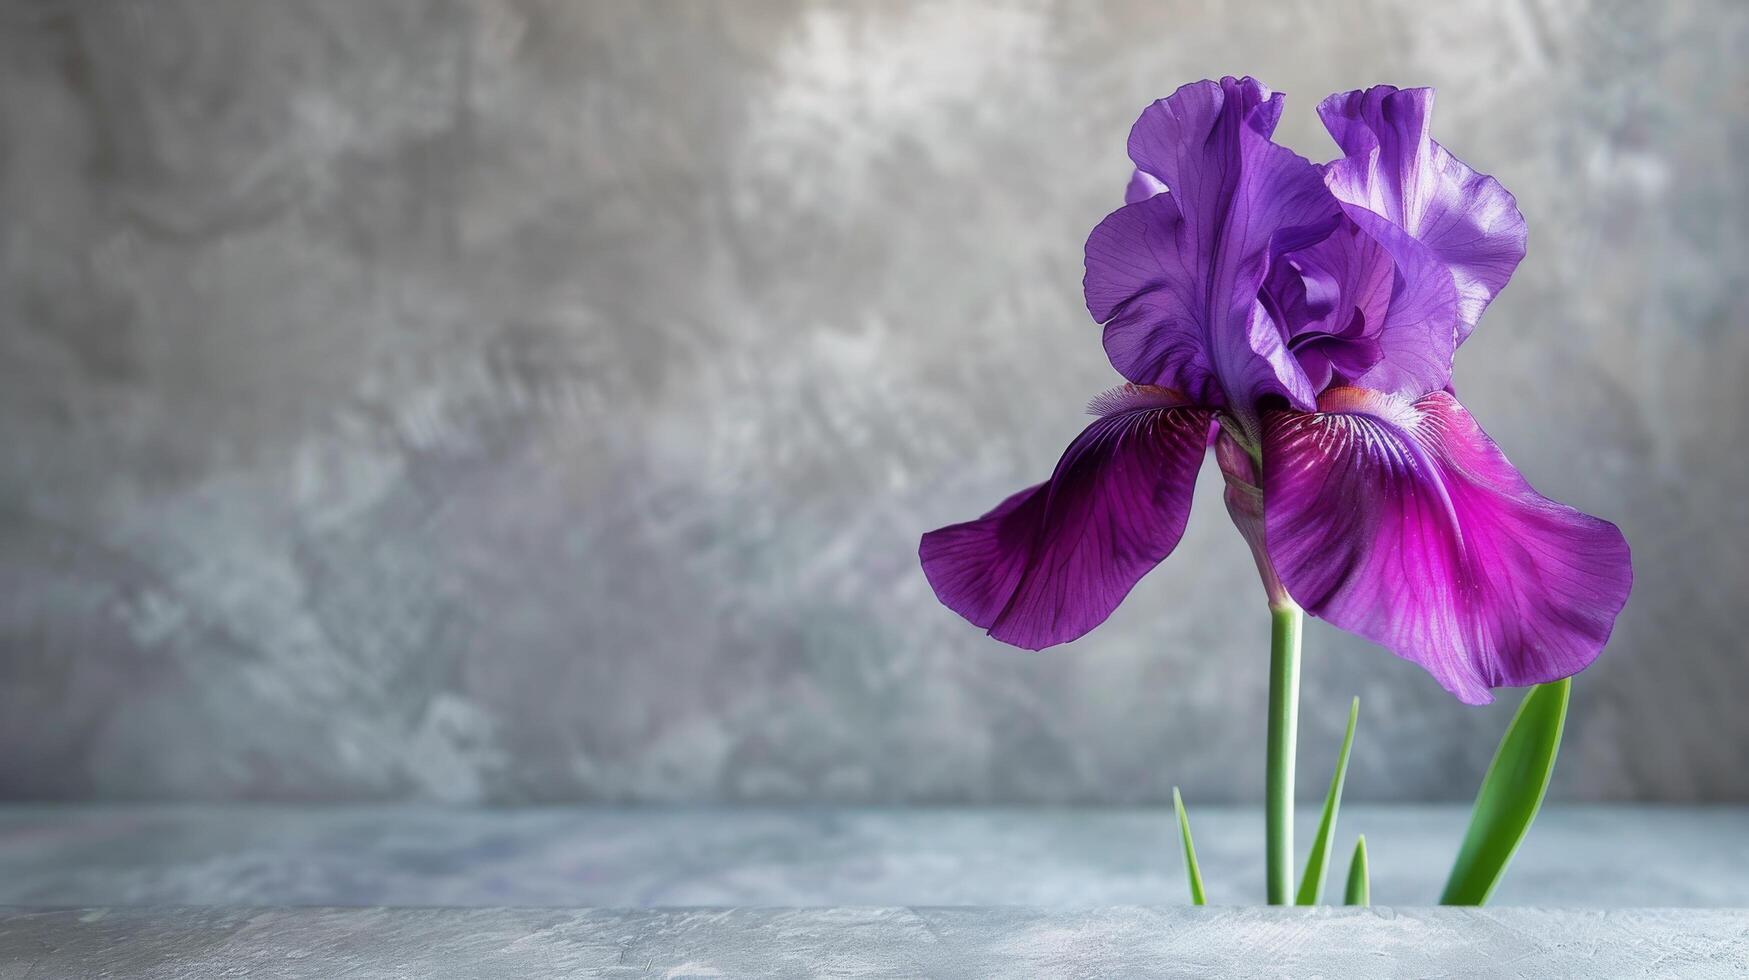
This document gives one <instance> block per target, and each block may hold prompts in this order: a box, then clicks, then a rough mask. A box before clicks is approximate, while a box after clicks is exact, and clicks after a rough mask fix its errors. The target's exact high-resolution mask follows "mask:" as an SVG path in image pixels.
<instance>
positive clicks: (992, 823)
mask: <svg viewBox="0 0 1749 980" xmlns="http://www.w3.org/2000/svg"><path fill="white" fill-rule="evenodd" d="M1307 809H1311V808H1309V807H1308V808H1307ZM1302 816H1303V817H1304V818H1305V819H1306V822H1305V824H1304V825H1303V826H1302V827H1301V828H1300V842H1301V849H1302V852H1303V850H1304V845H1305V843H1306V841H1307V839H1308V837H1309V835H1310V832H1311V823H1310V821H1311V817H1312V814H1304V813H1303V814H1302ZM1466 816H1467V812H1466V808H1464V807H1442V806H1435V807H1374V806H1350V807H1346V808H1344V810H1343V811H1342V818H1341V823H1340V829H1341V837H1340V839H1341V842H1342V845H1341V848H1340V850H1341V853H1342V854H1343V855H1344V856H1346V853H1347V850H1348V847H1349V846H1350V845H1351V843H1352V841H1353V836H1354V834H1355V833H1357V832H1364V833H1365V834H1366V835H1367V841H1368V846H1369V851H1370V853H1371V855H1372V867H1373V896H1374V899H1375V901H1377V902H1379V903H1381V905H1380V906H1378V907H1374V908H1372V909H1341V908H1321V909H1262V908H1255V907H1243V906H1240V905H1232V906H1228V907H1214V908H1207V909H1193V908H1190V907H1188V906H1185V905H1183V904H1181V903H1182V902H1183V896H1184V879H1183V869H1182V867H1181V864H1180V859H1179V851H1178V843H1177V836H1176V829H1175V824H1174V822H1173V819H1172V816H1171V813H1170V811H1168V810H1165V809H1147V808H1141V809H854V808H853V809H807V808H796V809H727V808H629V807H544V808H528V809H515V810H497V811H494V810H478V809H443V808H432V807H411V806H363V807H360V806H346V807H287V806H60V805H41V806H17V805H15V806H5V807H0V906H10V907H9V908H0V980H22V978H25V977H29V978H32V980H41V978H47V977H93V976H127V977H141V978H159V977H162V978H166V980H168V978H176V980H190V978H201V977H218V976H249V977H256V978H279V977H284V978H301V977H312V978H313V977H335V976H346V977H349V978H369V977H405V978H415V977H418V978H422V977H431V976H446V977H480V978H495V977H519V978H521V977H545V976H584V977H595V976H598V977H631V976H639V977H642V976H669V977H687V976H699V977H703V976H729V977H736V976H777V977H782V976H822V975H826V976H860V977H886V976H906V977H912V976H949V977H952V976H1017V977H1020V976H1027V977H1030V976H1199V977H1200V976H1210V975H1221V976H1342V977H1370V976H1429V975H1441V976H1501V975H1508V976H1524V977H1569V976H1571V977H1594V976H1622V975H1633V976H1641V975H1643V976H1680V977H1712V976H1742V975H1745V973H1746V972H1749V911H1745V910H1742V909H1737V910H1733V909H1729V908H1688V909H1677V908H1632V907H1633V906H1745V907H1749V833H1746V831H1749V809H1745V808H1670V807H1552V808H1550V809H1548V810H1546V811H1545V812H1544V813H1543V815H1542V817H1541V818H1540V819H1539V821H1538V823H1537V825H1536V828H1535V830H1534V831H1533V833H1532V835H1531V838H1530V840H1529V841H1528V843H1527V845H1526V847H1525V849H1524V850H1523V852H1521V854H1520V855H1519V857H1518V859H1517V862H1516V863H1515V865H1514V866H1513V868H1512V870H1511V873H1510V874H1509V875H1508V877H1507V880H1506V883H1505V884H1504V885H1503V886H1502V888H1501V889H1500V891H1499V893H1498V894H1497V896H1496V904H1495V905H1492V906H1490V907H1489V908H1487V909H1438V908H1415V907H1410V906H1416V905H1425V904H1426V903H1428V902H1430V901H1432V899H1433V898H1434V897H1435V896H1436V895H1437V894H1438V891H1439V886H1440V884H1441V882H1442V880H1443V877H1444V873H1445V870H1446V867H1447V865H1448V863H1449V861H1450V858H1451V854H1452V852H1453V850H1454V848H1455V846H1456V842H1457V840H1458V838H1459V836H1460V834H1461V832H1462V828H1463V825H1464V821H1465V818H1466ZM1192 820H1193V821H1194V824H1195V831H1196V835H1197V843H1198V849H1199V852H1200V854H1201V858H1202V864H1203V870H1204V874H1205V876H1206V877H1207V879H1208V882H1209V891H1210V897H1211V899H1212V900H1213V901H1215V902H1217V903H1247V902H1252V901H1255V900H1256V897H1257V892H1258V891H1259V889H1260V885H1261V881H1262V867H1261V857H1260V852H1261V843H1262V821H1261V815H1260V813H1259V812H1258V811H1256V810H1255V809H1245V808H1224V807H1202V808H1195V809H1193V811H1192ZM1341 873H1342V872H1341V869H1340V868H1337V869H1335V870H1333V873H1332V878H1333V879H1339V878H1340V875H1341ZM1332 892H1334V885H1333V886H1332ZM1393 903H1394V904H1395V905H1398V906H1402V907H1398V908H1390V907H1384V906H1385V905H1388V904H1393ZM288 906H293V907H288ZM383 906H394V907H383ZM541 906H546V908H541ZM651 906H662V907H660V908H653V907H651ZM687 906H692V907H687ZM696 906H715V907H713V908H698V907H696ZM771 906H811V907H810V908H773V907H771ZM944 906H951V907H944ZM1513 906H1519V907H1513ZM1526 906H1562V907H1564V908H1561V909H1549V908H1535V907H1526ZM1611 906H1613V907H1614V908H1610V907H1611ZM54 907H59V908H54Z"/></svg>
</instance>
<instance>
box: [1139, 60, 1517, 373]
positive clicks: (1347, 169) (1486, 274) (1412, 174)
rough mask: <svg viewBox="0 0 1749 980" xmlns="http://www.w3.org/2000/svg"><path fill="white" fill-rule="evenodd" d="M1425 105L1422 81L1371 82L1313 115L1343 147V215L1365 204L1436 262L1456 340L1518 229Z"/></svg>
mask: <svg viewBox="0 0 1749 980" xmlns="http://www.w3.org/2000/svg"><path fill="white" fill-rule="evenodd" d="M1432 111H1433V90H1432V89H1425V88H1422V89H1398V88H1396V87H1395V86H1391V85H1379V86H1375V87H1373V88H1369V89H1362V90H1358V91H1354V92H1346V93H1341V94H1338V95H1332V96H1330V97H1329V98H1328V99H1325V100H1324V101H1323V103H1322V104H1320V105H1319V106H1318V115H1319V116H1320V117H1322V118H1323V120H1324V126H1325V128H1326V129H1328V130H1329V131H1330V135H1331V136H1333V137H1335V138H1336V143H1337V145H1338V146H1340V147H1341V148H1342V152H1343V154H1344V156H1343V158H1342V159H1339V160H1336V161H1334V162H1333V163H1331V164H1330V165H1329V166H1328V167H1327V168H1326V171H1325V180H1326V182H1327V183H1328V184H1329V187H1330V190H1331V192H1332V193H1334V194H1335V195H1336V197H1337V198H1338V199H1340V200H1341V201H1342V202H1343V205H1344V210H1345V211H1347V212H1348V214H1349V215H1350V216H1352V217H1355V219H1356V220H1357V221H1362V223H1363V224H1364V219H1363V217H1362V214H1363V213H1364V212H1370V213H1372V214H1374V215H1377V216H1378V217H1380V218H1382V219H1384V221H1385V222H1388V223H1389V224H1390V225H1393V226H1395V227H1396V228H1398V229H1401V230H1402V231H1403V232H1404V233H1406V234H1407V235H1408V236H1409V237H1410V238H1412V239H1414V240H1415V241H1418V242H1420V243H1421V244H1422V245H1425V246H1426V247H1427V249H1428V250H1429V252H1430V253H1431V255H1432V257H1433V258H1434V259H1436V260H1437V261H1438V262H1439V263H1441V264H1443V265H1444V266H1445V268H1446V269H1447V270H1448V271H1449V273H1450V275H1451V277H1452V281H1453V283H1454V286H1455V288H1456V290H1457V314H1458V315H1457V324H1456V337H1455V343H1457V344H1461V343H1463V341H1464V339H1465V338H1467V337H1468V336H1469V335H1470V331H1472V330H1474V329H1475V326H1476V321H1478V320H1479V319H1481V316H1482V311H1483V310H1484V309H1486V308H1487V306H1488V303H1489V302H1490V301H1492V300H1493V298H1494V296H1495V295H1496V294H1497V293H1499V292H1500V290H1501V289H1502V288H1504V287H1505V285H1506V281H1507V280H1508V279H1510V278H1511V277H1512V270H1513V269H1515V268H1517V267H1518V263H1519V260H1521V259H1523V258H1524V245H1525V237H1526V231H1525V225H1524V216H1523V215H1521V214H1519V213H1518V205H1517V202H1515V201H1514V200H1513V199H1512V195H1511V194H1509V193H1507V191H1506V188H1504V187H1502V186H1500V182H1499V181H1497V180H1495V179H1494V178H1492V177H1489V176H1486V175H1483V174H1479V173H1477V172H1475V171H1474V170H1471V169H1470V168H1469V167H1467V166H1465V165H1464V164H1463V163H1461V162H1460V161H1459V160H1458V159H1457V158H1456V157H1454V156H1452V155H1451V154H1450V153H1448V152H1446V149H1445V148H1444V147H1442V146H1440V145H1439V144H1438V143H1437V142H1435V141H1434V140H1433V138H1432V137H1431V136H1430V135H1428V119H1429V116H1430V115H1431V113H1432ZM1167 183H1168V184H1170V183H1171V182H1170V181H1168V182H1167ZM1385 244H1387V247H1388V246H1389V243H1385ZM1397 258H1398V262H1399V263H1401V262H1402V261H1403V259H1402V257H1401V256H1398V257H1397Z"/></svg>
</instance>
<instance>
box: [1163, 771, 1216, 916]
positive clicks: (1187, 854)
mask: <svg viewBox="0 0 1749 980" xmlns="http://www.w3.org/2000/svg"><path fill="white" fill-rule="evenodd" d="M1172 808H1173V809H1174V810H1177V811H1178V838H1179V840H1181V841H1183V842H1184V873H1185V874H1186V875H1187V876H1189V878H1190V904H1192V905H1207V904H1208V896H1206V895H1205V894H1203V890H1202V869H1201V868H1199V867H1197V864H1196V842H1195V841H1193V840H1191V838H1190V815H1189V814H1187V813H1185V812H1184V797H1182V796H1179V795H1178V787H1176V786H1174V787H1172Z"/></svg>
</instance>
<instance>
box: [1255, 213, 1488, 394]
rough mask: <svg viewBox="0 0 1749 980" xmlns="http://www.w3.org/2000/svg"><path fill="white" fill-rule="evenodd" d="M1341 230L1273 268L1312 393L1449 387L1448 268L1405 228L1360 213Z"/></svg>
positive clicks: (1451, 300)
mask: <svg viewBox="0 0 1749 980" xmlns="http://www.w3.org/2000/svg"><path fill="white" fill-rule="evenodd" d="M1353 210H1354V214H1353V216H1352V217H1344V218H1343V220H1342V222H1341V223H1340V224H1339V225H1338V226H1337V228H1336V230H1335V231H1333V232H1332V233H1331V234H1329V235H1328V236H1326V237H1325V238H1323V239H1320V240H1319V241H1317V242H1315V243H1313V244H1312V245H1310V246H1308V247H1306V248H1303V249H1299V250H1297V251H1294V252H1290V253H1288V254H1286V255H1284V256H1282V257H1281V259H1280V260H1278V261H1277V262H1276V263H1275V264H1274V265H1273V266H1271V268H1270V275H1269V280H1268V283H1267V284H1266V286H1265V289H1264V294H1265V300H1266V301H1268V302H1273V303H1276V304H1278V305H1279V306H1280V307H1281V309H1282V312H1281V313H1280V314H1278V317H1277V318H1278V319H1280V320H1281V321H1282V323H1283V325H1284V326H1285V327H1286V329H1287V334H1288V346H1289V348H1290V349H1291V350H1292V351H1293V352H1294V355H1295V356H1296V357H1297V358H1299V362H1300V366H1301V368H1302V369H1304V370H1305V372H1306V376H1307V377H1308V378H1309V379H1310V380H1311V382H1312V387H1313V388H1314V389H1315V390H1318V391H1323V390H1324V389H1325V388H1326V387H1328V386H1331V385H1336V386H1354V387H1359V388H1370V389H1372V390H1374V391H1383V392H1388V393H1391V394H1397V395H1403V396H1404V397H1407V398H1415V397H1417V396H1419V395H1421V394H1423V393H1425V392H1429V391H1433V390H1436V389H1439V388H1443V387H1445V386H1446V384H1447V383H1449V382H1450V381H1451V356H1452V351H1453V350H1454V349H1455V347H1456V343H1457V338H1456V329H1455V328H1456V324H1457V307H1458V296H1457V290H1456V287H1455V286H1454V284H1453V282H1452V278H1451V274H1450V272H1449V271H1447V269H1446V267H1445V265H1444V263H1442V262H1440V261H1439V260H1438V258H1437V257H1436V256H1434V255H1433V253H1432V251H1431V250H1430V249H1429V248H1428V247H1427V246H1426V245H1423V244H1422V243H1421V242H1418V241H1416V240H1415V239H1413V238H1411V237H1409V235H1408V234H1407V233H1406V232H1404V231H1403V230H1402V229H1400V228H1398V227H1396V226H1395V225H1392V224H1391V223H1390V222H1388V221H1386V220H1385V219H1383V218H1381V217H1379V216H1378V215H1376V214H1373V213H1371V212H1369V211H1365V210H1362V209H1353Z"/></svg>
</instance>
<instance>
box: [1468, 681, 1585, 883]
mask: <svg viewBox="0 0 1749 980" xmlns="http://www.w3.org/2000/svg"><path fill="white" fill-rule="evenodd" d="M1572 689H1573V682H1572V678H1563V679H1561V680H1558V681H1555V682H1554V683H1552V684H1538V685H1537V686H1535V687H1533V688H1531V689H1530V692H1529V693H1528V694H1526V695H1525V696H1524V700H1523V701H1521V702H1519V705H1518V712H1517V714H1515V715H1513V717H1512V724H1510V725H1508V726H1507V728H1506V734H1505V735H1503V736H1501V738H1500V748H1499V749H1497V750H1496V751H1495V753H1494V761H1493V762H1492V763H1490V764H1489V765H1488V772H1487V775H1485V776H1483V777H1482V788H1481V789H1480V790H1479V791H1477V793H1476V806H1475V809H1474V810H1472V811H1471V812H1470V826H1469V830H1468V831H1467V832H1465V834H1464V842H1463V845H1462V846H1461V847H1460V848H1459V849H1458V856H1457V860H1456V861H1454V862H1453V863H1452V868H1451V876H1450V877H1449V878H1447V879H1446V882H1445V893H1444V894H1442V895H1441V896H1440V897H1439V904H1441V905H1482V904H1484V903H1486V902H1487V901H1488V898H1489V896H1491V895H1493V894H1494V889H1495V887H1496V886H1497V885H1499V884H1500V879H1501V877H1502V876H1504V875H1505V874H1506V866H1507V865H1509V864H1511V863H1512V855H1513V854H1514V853H1516V852H1517V851H1518V845H1519V844H1521V843H1523V841H1524V836H1525V834H1526V833H1528V832H1529V831H1530V825H1531V822H1532V821H1534V820H1535V819H1536V815H1537V811H1538V810H1540V809H1542V804H1543V796H1544V795H1545V794H1546V793H1547V792H1548V788H1549V778H1550V776H1552V775H1553V774H1554V771H1555V756H1556V755H1557V754H1558V753H1559V752H1560V748H1561V731H1562V729H1563V728H1564V727H1565V726H1566V722H1567V704H1568V702H1569V701H1570V700H1571V697H1572Z"/></svg>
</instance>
